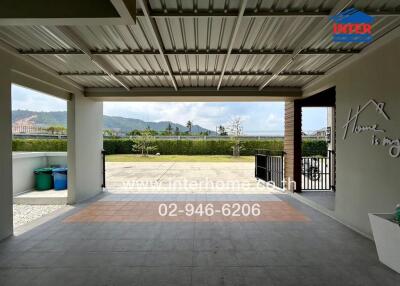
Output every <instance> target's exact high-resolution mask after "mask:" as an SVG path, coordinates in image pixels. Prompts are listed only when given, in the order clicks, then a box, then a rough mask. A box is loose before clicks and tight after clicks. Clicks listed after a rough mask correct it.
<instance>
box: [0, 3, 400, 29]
mask: <svg viewBox="0 0 400 286" xmlns="http://www.w3.org/2000/svg"><path fill="white" fill-rule="evenodd" d="M111 1H112V2H111ZM2 2H5V3H4V5H3V3H2V9H1V10H0V26H7V25H14V26H25V25H44V26H46V25H47V26H48V25H63V26H71V25H72V26H74V25H76V23H79V24H80V25H126V24H131V23H132V22H133V21H134V20H135V18H137V17H145V15H144V13H143V11H142V10H140V9H139V10H136V12H133V9H132V8H131V5H133V4H135V3H134V2H135V1H134V0H96V6H97V7H98V8H99V9H98V10H100V11H98V10H96V9H93V7H92V5H93V4H92V3H93V2H92V1H91V0H69V1H58V2H57V5H56V6H54V5H53V6H54V8H53V10H52V9H51V8H48V9H42V7H49V6H51V5H52V4H53V1H52V0H35V1H32V0H18V1H13V0H2ZM114 2H116V4H114ZM124 6H125V8H124ZM20 7H23V9H21V8H20ZM21 11H23V12H21ZM65 11H68V13H67V14H68V15H65V14H66V13H65ZM362 11H363V12H365V13H367V14H369V15H371V16H385V17H396V16H399V15H400V10H399V9H387V10H370V9H369V10H362ZM149 12H150V13H149V16H150V17H151V18H152V19H155V18H185V17H186V18H202V17H205V18H209V17H237V15H238V10H229V11H224V10H213V11H208V10H200V11H196V12H195V11H187V10H182V11H176V10H174V11H167V12H166V13H165V12H164V11H160V10H153V11H150V10H149ZM328 15H330V11H326V10H323V11H300V10H298V11H289V10H283V11H276V10H261V11H257V10H254V9H246V10H245V12H244V14H243V17H250V18H254V17H261V18H263V17H264V18H265V17H280V18H282V17H285V18H286V17H308V18H323V17H327V16H328ZM132 19H133V20H132Z"/></svg>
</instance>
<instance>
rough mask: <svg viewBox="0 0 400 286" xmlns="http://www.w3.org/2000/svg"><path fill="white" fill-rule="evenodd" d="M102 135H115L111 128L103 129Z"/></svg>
mask: <svg viewBox="0 0 400 286" xmlns="http://www.w3.org/2000/svg"><path fill="white" fill-rule="evenodd" d="M103 135H104V136H106V137H115V131H114V130H112V129H104V130H103Z"/></svg>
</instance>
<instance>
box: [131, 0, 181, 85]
mask: <svg viewBox="0 0 400 286" xmlns="http://www.w3.org/2000/svg"><path fill="white" fill-rule="evenodd" d="M139 2H140V6H141V8H142V11H143V14H144V16H145V19H146V22H147V25H148V26H149V29H150V32H151V34H152V35H153V38H154V40H155V42H156V45H157V48H158V51H159V52H160V55H161V57H162V59H163V61H164V63H165V66H166V68H167V71H168V74H169V77H170V79H171V82H172V85H173V86H174V89H175V90H178V84H177V83H176V80H175V78H174V76H173V73H172V67H171V63H170V62H169V60H168V58H167V56H166V55H165V54H164V47H163V44H162V39H161V35H160V31H159V30H158V28H157V25H156V23H155V21H154V19H152V18H151V17H150V12H149V7H148V5H147V0H139Z"/></svg>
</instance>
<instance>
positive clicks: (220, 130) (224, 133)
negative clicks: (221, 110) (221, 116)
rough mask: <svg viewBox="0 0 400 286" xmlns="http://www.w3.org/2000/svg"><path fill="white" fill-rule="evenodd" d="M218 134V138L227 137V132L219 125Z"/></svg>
mask: <svg viewBox="0 0 400 286" xmlns="http://www.w3.org/2000/svg"><path fill="white" fill-rule="evenodd" d="M218 134H219V136H227V135H228V132H226V130H225V127H224V126H222V125H220V126H219V127H218Z"/></svg>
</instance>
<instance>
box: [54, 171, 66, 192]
mask: <svg viewBox="0 0 400 286" xmlns="http://www.w3.org/2000/svg"><path fill="white" fill-rule="evenodd" d="M67 172H68V170H67V168H55V169H53V180H54V190H56V191H60V190H66V189H67V187H68V184H67Z"/></svg>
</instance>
